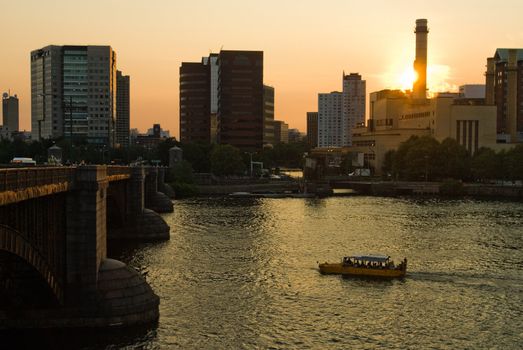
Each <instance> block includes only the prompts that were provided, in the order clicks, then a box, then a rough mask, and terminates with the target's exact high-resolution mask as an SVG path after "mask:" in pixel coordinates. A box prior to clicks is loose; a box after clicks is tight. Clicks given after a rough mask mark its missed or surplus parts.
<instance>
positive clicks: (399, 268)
mask: <svg viewBox="0 0 523 350" xmlns="http://www.w3.org/2000/svg"><path fill="white" fill-rule="evenodd" d="M319 268H320V272H321V273H322V274H337V275H346V276H360V277H380V278H401V277H405V274H406V273H407V258H405V259H403V261H402V262H401V263H399V264H398V265H395V264H394V261H392V260H391V259H390V256H387V255H352V256H346V257H344V258H343V259H342V261H341V262H339V263H328V262H325V263H321V264H319Z"/></svg>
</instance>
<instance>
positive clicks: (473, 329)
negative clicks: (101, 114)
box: [76, 196, 523, 349]
mask: <svg viewBox="0 0 523 350" xmlns="http://www.w3.org/2000/svg"><path fill="white" fill-rule="evenodd" d="M164 218H165V219H166V220H167V222H168V223H169V224H170V225H171V239H170V241H168V242H163V243H154V244H152V243H151V244H140V245H139V246H128V247H124V248H120V249H117V250H113V251H112V252H111V254H113V257H115V258H119V259H121V260H123V261H125V262H127V263H128V264H130V265H131V266H133V267H135V268H137V269H138V270H140V271H141V272H143V273H146V274H147V280H148V281H149V283H150V284H151V285H152V287H153V289H154V290H155V291H156V293H157V294H158V295H159V296H160V298H161V305H160V313H161V316H160V320H159V323H158V325H157V326H156V327H152V328H150V329H148V330H141V331H137V332H134V331H125V332H124V333H123V334H117V335H114V334H112V335H109V336H105V337H103V338H100V339H99V340H96V341H95V340H93V339H92V338H91V339H90V340H89V341H88V342H87V341H86V342H85V343H84V342H83V341H81V340H80V341H78V342H77V344H76V345H79V347H83V348H93V349H94V348H104V347H105V348H107V349H117V348H121V347H126V348H128V349H143V348H145V349H156V348H159V349H177V348H179V349H258V348H261V349H268V348H273V349H351V348H353V349H356V348H366V349H372V348H380V349H383V348H386V349H428V348H431V349H470V348H499V349H520V348H521V347H522V346H523V203H515V202H501V201H477V200H436V199H413V198H378V197H364V196H354V197H331V198H326V199H291V198H289V199H232V198H220V197H215V198H197V199H187V200H179V201H176V203H175V212H174V213H173V214H168V215H165V216H164ZM351 253H383V254H388V255H391V256H392V257H393V258H395V260H396V261H399V260H400V259H402V258H403V257H407V258H408V259H409V268H408V275H407V277H406V278H405V279H404V280H394V281H381V280H362V279H350V278H342V277H339V276H324V275H321V274H319V272H318V269H317V261H337V260H339V259H341V257H342V256H343V255H347V254H351Z"/></svg>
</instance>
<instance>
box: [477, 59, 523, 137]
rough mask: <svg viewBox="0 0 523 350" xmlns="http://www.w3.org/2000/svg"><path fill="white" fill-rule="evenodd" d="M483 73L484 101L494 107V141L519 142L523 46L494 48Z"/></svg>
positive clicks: (522, 115)
mask: <svg viewBox="0 0 523 350" xmlns="http://www.w3.org/2000/svg"><path fill="white" fill-rule="evenodd" d="M485 76H486V86H485V89H486V92H485V101H486V104H489V105H496V107H497V118H496V132H497V142H498V143H514V142H523V49H497V50H496V52H495V53H494V57H490V58H488V59H487V72H486V74H485Z"/></svg>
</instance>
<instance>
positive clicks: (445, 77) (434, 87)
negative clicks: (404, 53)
mask: <svg viewBox="0 0 523 350" xmlns="http://www.w3.org/2000/svg"><path fill="white" fill-rule="evenodd" d="M399 72H401V73H399ZM450 73H451V72H450V67H449V66H446V65H440V64H434V65H429V66H428V67H427V89H428V93H429V95H430V94H431V93H436V92H447V91H451V92H452V91H457V90H458V87H457V85H455V84H452V83H450V82H449V81H450V80H451V74H450ZM382 79H383V82H384V84H385V86H386V87H387V88H388V89H401V90H403V91H405V90H412V87H413V84H414V82H415V81H416V79H417V74H416V72H415V71H414V68H413V67H412V66H411V67H405V68H403V69H401V68H400V67H391V69H390V70H389V71H388V72H387V73H385V74H383V75H382Z"/></svg>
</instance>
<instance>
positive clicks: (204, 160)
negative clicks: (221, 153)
mask: <svg viewBox="0 0 523 350" xmlns="http://www.w3.org/2000/svg"><path fill="white" fill-rule="evenodd" d="M180 148H181V149H182V150H183V159H184V160H186V161H188V162H189V163H191V165H192V167H193V169H194V171H195V172H197V173H209V172H210V171H211V162H210V157H211V152H212V149H213V145H211V144H209V143H200V142H191V143H185V144H182V145H180Z"/></svg>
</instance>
